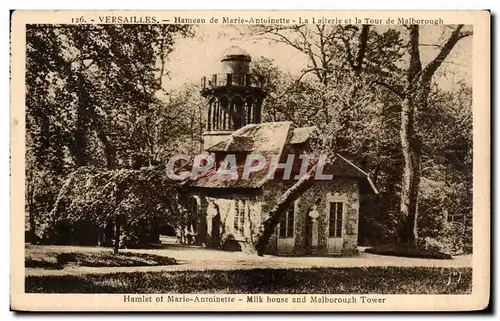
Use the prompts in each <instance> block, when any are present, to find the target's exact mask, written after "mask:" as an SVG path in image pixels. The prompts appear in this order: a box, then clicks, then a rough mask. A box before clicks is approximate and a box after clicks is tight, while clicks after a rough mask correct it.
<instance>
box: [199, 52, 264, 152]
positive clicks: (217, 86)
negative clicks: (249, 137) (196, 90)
mask: <svg viewBox="0 0 500 321" xmlns="http://www.w3.org/2000/svg"><path fill="white" fill-rule="evenodd" d="M251 60H252V59H251V57H250V55H249V54H248V53H247V52H246V51H245V50H243V49H241V48H239V47H236V46H232V47H229V48H228V49H226V51H225V52H224V54H223V56H222V60H221V64H222V70H221V73H217V74H212V75H211V76H210V77H209V78H207V77H203V78H202V79H201V87H202V91H201V95H202V96H203V97H205V98H207V100H208V108H207V124H206V131H205V132H204V133H203V149H207V148H209V147H211V146H213V145H215V144H217V143H219V142H220V141H222V140H223V139H225V138H226V137H227V136H229V135H231V133H232V132H234V131H235V130H237V129H239V128H241V127H243V126H245V125H247V124H259V123H260V117H261V108H262V101H263V100H264V98H265V96H266V94H265V92H264V90H263V86H264V77H262V76H259V75H252V74H250V73H249V67H250V61H251Z"/></svg>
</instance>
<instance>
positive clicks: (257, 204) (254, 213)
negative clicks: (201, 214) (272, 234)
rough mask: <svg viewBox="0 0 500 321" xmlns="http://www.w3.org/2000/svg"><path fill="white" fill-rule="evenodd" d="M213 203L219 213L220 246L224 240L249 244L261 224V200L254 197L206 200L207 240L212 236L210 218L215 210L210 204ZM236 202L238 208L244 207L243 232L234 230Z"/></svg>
mask: <svg viewBox="0 0 500 321" xmlns="http://www.w3.org/2000/svg"><path fill="white" fill-rule="evenodd" d="M210 201H213V202H214V203H215V204H217V206H218V207H219V212H220V232H219V233H220V244H221V245H222V244H224V243H225V242H226V240H227V239H228V238H229V239H235V240H236V241H239V242H249V241H250V240H252V238H253V236H254V235H255V234H256V233H257V232H258V230H259V226H260V223H261V199H260V197H259V196H256V197H237V196H235V197H234V198H215V197H209V198H207V203H208V207H207V209H206V213H207V239H208V240H211V239H212V235H213V232H214V231H213V226H212V218H213V217H214V215H216V213H217V212H216V210H215V208H214V207H213V205H211V204H210ZM236 202H239V205H238V206H239V207H241V206H242V205H244V207H245V216H244V221H243V230H242V231H241V232H242V233H241V232H240V231H237V230H235V226H234V221H235V213H236V206H237V205H236ZM212 245H214V244H212Z"/></svg>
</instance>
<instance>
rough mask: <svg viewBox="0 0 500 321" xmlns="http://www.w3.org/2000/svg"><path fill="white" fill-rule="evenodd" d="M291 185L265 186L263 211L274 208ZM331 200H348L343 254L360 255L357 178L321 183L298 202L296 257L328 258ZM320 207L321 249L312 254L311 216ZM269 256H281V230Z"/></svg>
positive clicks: (274, 240)
mask: <svg viewBox="0 0 500 321" xmlns="http://www.w3.org/2000/svg"><path fill="white" fill-rule="evenodd" d="M290 186H291V184H285V183H275V182H272V183H269V184H266V185H265V186H264V192H263V200H262V211H263V213H265V212H266V211H268V210H269V209H271V208H272V207H273V206H274V205H276V202H277V200H278V198H279V196H280V195H282V194H283V193H284V191H286V190H287V189H288V188H289V187H290ZM327 198H331V199H335V200H343V201H345V206H346V208H345V209H344V218H343V220H344V229H343V233H342V234H343V250H342V255H352V254H356V253H357V239H358V224H359V183H358V180H357V179H354V178H353V179H349V178H335V179H334V180H332V181H328V182H320V183H317V184H315V185H313V186H311V188H309V189H308V190H307V191H306V192H304V193H303V194H302V195H301V197H300V198H299V199H298V200H297V202H298V204H297V207H296V209H297V211H296V212H295V252H294V255H306V254H311V255H328V253H327V233H328V231H327V219H328V216H327V212H326V211H327V207H326V205H327ZM314 204H316V205H317V210H318V212H319V214H320V216H319V217H318V219H317V220H318V247H317V249H316V250H315V251H314V252H312V251H311V249H310V237H311V236H310V231H309V228H308V225H309V222H310V218H309V216H308V213H309V210H310V208H311V207H312V205H314ZM267 252H268V254H279V253H278V251H277V231H275V232H274V233H273V235H272V237H271V239H270V241H269V244H268V250H267Z"/></svg>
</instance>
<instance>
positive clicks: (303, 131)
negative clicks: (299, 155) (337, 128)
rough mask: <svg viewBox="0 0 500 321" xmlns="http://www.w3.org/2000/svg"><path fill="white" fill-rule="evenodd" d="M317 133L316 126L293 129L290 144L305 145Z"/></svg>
mask: <svg viewBox="0 0 500 321" xmlns="http://www.w3.org/2000/svg"><path fill="white" fill-rule="evenodd" d="M317 131H318V127H316V126H311V127H299V128H295V129H294V130H293V133H292V138H291V139H290V144H292V145H293V144H302V143H305V142H306V141H307V140H308V139H309V138H311V137H312V136H313V135H314V134H315V133H317Z"/></svg>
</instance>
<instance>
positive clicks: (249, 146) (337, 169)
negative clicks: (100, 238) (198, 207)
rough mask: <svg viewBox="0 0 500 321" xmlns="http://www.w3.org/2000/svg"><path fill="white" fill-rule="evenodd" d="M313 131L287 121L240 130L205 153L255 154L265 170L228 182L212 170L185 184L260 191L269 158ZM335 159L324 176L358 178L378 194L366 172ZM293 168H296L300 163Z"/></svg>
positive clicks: (314, 128) (345, 160)
mask: <svg viewBox="0 0 500 321" xmlns="http://www.w3.org/2000/svg"><path fill="white" fill-rule="evenodd" d="M315 132H317V128H316V127H315V126H312V127H303V128H295V126H294V125H293V124H292V123H291V122H274V123H263V124H251V125H247V126H245V127H242V128H240V129H239V130H237V131H235V132H234V133H233V134H232V135H231V136H229V137H228V138H227V139H225V140H224V141H222V142H220V143H217V144H216V145H214V146H212V147H210V148H208V149H207V151H208V152H216V153H223V154H231V153H238V152H243V153H248V154H250V153H252V154H259V155H262V156H264V158H265V159H266V167H265V168H264V169H262V170H261V171H258V172H252V173H251V174H250V176H249V179H247V180H242V179H238V180H231V179H227V177H224V176H222V177H219V176H218V175H217V172H216V170H215V169H212V170H210V171H207V172H205V173H202V174H201V175H200V176H198V177H197V178H196V179H195V180H190V181H189V182H187V184H188V185H189V186H191V187H198V188H217V189H222V188H251V189H255V188H260V187H262V186H263V185H264V184H265V183H266V182H267V181H268V177H267V176H268V169H269V164H270V163H271V160H272V158H273V157H277V158H278V159H281V157H282V156H283V155H282V154H283V150H284V149H285V147H286V146H287V145H293V144H301V143H304V142H306V141H307V140H308V139H309V138H311V137H312V136H313V135H314V134H315ZM285 156H286V155H285ZM337 156H338V157H336V158H335V160H334V161H333V162H332V163H329V164H327V165H326V166H325V169H324V174H332V175H333V176H334V177H353V178H360V179H362V180H364V181H365V182H366V183H368V185H369V186H370V188H371V190H372V191H373V192H374V193H375V194H378V191H377V189H376V187H375V185H374V184H373V182H372V181H371V179H370V176H369V175H368V173H366V172H365V171H363V170H362V169H360V168H359V167H357V166H356V165H354V164H353V163H352V162H350V161H349V160H347V159H346V158H344V157H342V156H341V155H337ZM297 160H298V157H297ZM243 166H244V163H238V173H239V177H241V175H242V173H243ZM295 167H296V166H295ZM296 168H300V164H299V166H298V167H296Z"/></svg>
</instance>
